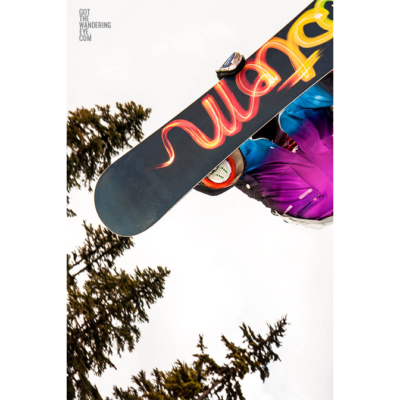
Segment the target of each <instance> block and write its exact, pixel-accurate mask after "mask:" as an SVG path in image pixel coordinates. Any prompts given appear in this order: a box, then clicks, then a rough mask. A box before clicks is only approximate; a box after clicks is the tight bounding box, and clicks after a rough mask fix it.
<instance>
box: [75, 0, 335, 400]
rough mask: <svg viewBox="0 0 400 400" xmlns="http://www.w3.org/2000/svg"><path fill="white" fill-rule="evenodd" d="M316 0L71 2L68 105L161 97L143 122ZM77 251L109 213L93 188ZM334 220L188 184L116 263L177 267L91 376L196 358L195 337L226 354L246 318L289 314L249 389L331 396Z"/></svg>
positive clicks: (80, 196)
mask: <svg viewBox="0 0 400 400" xmlns="http://www.w3.org/2000/svg"><path fill="white" fill-rule="evenodd" d="M309 2H310V1H309V0H305V1H304V0H301V1H300V0H286V1H285V2H284V4H283V2H281V1H276V0H262V1H256V0H248V1H246V2H244V1H236V0H235V1H229V2H227V1H221V0H214V1H209V0H203V1H201V2H200V1H197V2H194V1H191V2H189V1H171V0H169V1H162V0H158V1H146V2H143V1H138V0H134V1H132V0H126V1H123V0H114V1H112V2H110V1H104V0H101V1H100V0H96V1H93V0H86V1H82V0H80V1H77V0H70V1H69V2H68V110H74V109H76V108H77V107H81V106H84V107H87V108H89V107H93V106H94V105H95V104H99V105H105V104H110V105H115V102H126V101H130V100H133V101H135V102H136V103H140V104H142V105H143V106H144V107H151V108H152V109H153V112H152V115H151V118H150V119H149V121H147V122H146V123H145V124H144V125H143V130H144V132H145V133H146V135H149V134H151V133H152V132H154V131H155V130H156V129H158V128H159V127H160V126H161V125H163V124H165V123H166V122H167V121H169V120H170V119H172V118H173V117H174V116H175V115H177V114H178V113H179V112H180V111H181V110H183V109H184V108H186V107H187V106H188V105H189V104H190V103H192V102H193V101H194V100H196V99H197V98H198V97H199V96H200V95H202V94H203V93H204V92H205V91H207V90H208V89H209V88H210V87H211V86H212V85H214V84H215V83H216V82H217V78H216V75H215V72H214V70H215V69H216V68H217V67H219V66H220V65H221V64H222V63H223V62H224V61H225V59H226V58H227V57H228V56H229V55H230V54H231V53H232V52H233V51H239V52H241V53H243V54H244V55H245V56H246V57H247V56H249V55H250V54H252V53H253V52H254V51H255V50H257V49H258V48H259V47H260V46H261V45H262V44H263V43H264V42H265V41H267V40H268V39H269V38H270V37H272V36H273V35H274V34H275V33H276V32H277V31H279V30H280V29H281V28H282V27H283V26H284V25H285V24H286V23H287V22H289V21H290V20H291V19H292V18H293V17H295V16H296V15H297V14H298V13H299V12H300V11H301V10H302V9H303V8H304V7H306V6H307V5H308V4H309ZM82 8H89V9H90V17H89V20H90V21H91V22H96V21H101V22H108V21H110V22H111V29H92V30H91V35H92V41H91V42H80V41H79V9H82ZM71 206H72V208H73V209H74V210H75V211H76V212H77V214H78V216H77V217H76V218H73V219H69V220H68V251H71V250H72V249H73V248H74V247H75V246H78V245H80V244H81V242H82V240H83V237H84V230H83V228H82V227H81V221H82V219H86V220H87V221H88V222H91V223H93V224H94V225H97V224H99V223H101V222H100V220H99V218H98V216H97V214H96V211H95V208H94V204H93V194H88V193H87V192H86V191H85V190H82V191H80V192H77V191H75V192H73V193H72V195H71ZM332 236H333V227H328V228H325V229H323V230H322V231H313V230H309V229H304V228H302V227H297V226H290V225H287V224H285V223H284V222H283V221H281V220H279V219H278V218H276V217H273V216H272V215H271V214H270V211H269V210H268V209H266V208H265V207H264V206H263V205H262V204H260V203H258V202H256V201H252V200H250V199H249V198H247V197H246V196H245V195H244V194H242V193H241V192H240V191H238V190H236V189H232V190H230V191H229V192H228V193H226V194H224V195H222V196H218V197H215V198H212V197H208V196H205V195H202V194H201V193H198V192H194V191H192V192H191V193H190V194H189V195H188V196H186V197H185V198H184V199H183V200H182V201H181V202H180V203H179V204H178V205H177V206H176V207H175V208H173V209H172V210H171V211H170V212H169V213H168V214H167V215H166V216H165V217H164V218H163V219H162V220H161V221H159V222H158V223H157V224H156V225H155V226H153V227H152V228H151V229H149V230H148V231H146V232H144V233H143V234H141V235H139V236H137V237H135V238H134V242H135V244H136V245H135V247H134V249H133V250H131V251H129V252H128V253H126V255H125V256H124V257H123V258H122V259H120V260H118V264H117V265H118V266H119V267H121V268H124V269H126V270H127V271H133V268H134V267H135V266H139V267H141V268H144V267H146V266H150V267H153V268H154V267H156V266H158V265H161V266H166V267H168V268H169V269H170V270H171V271H172V272H171V275H170V277H169V278H168V279H167V282H166V289H165V296H164V298H163V299H161V300H159V301H158V302H157V303H156V304H155V305H154V306H153V307H152V309H151V310H150V311H149V316H150V323H149V324H147V325H143V326H141V331H142V338H141V340H140V342H139V344H138V345H137V348H136V350H135V351H134V352H133V353H128V352H127V353H125V354H123V357H122V358H121V359H119V358H118V357H116V358H115V360H114V362H115V365H116V366H117V368H118V369H117V371H115V370H108V371H106V373H105V374H104V375H103V376H102V377H101V378H98V377H96V378H93V380H94V381H95V382H96V383H97V385H98V387H99V389H100V392H101V394H102V395H103V396H104V397H105V396H106V395H111V392H112V386H113V385H118V386H122V387H124V388H126V387H127V386H128V385H129V384H130V377H131V375H133V374H137V373H138V371H139V370H140V369H144V370H146V371H147V372H150V371H151V369H152V368H154V367H157V368H159V369H168V368H170V366H171V364H172V363H173V362H174V361H175V360H176V359H178V358H179V359H181V360H184V361H186V362H191V361H192V360H193V358H192V356H191V355H192V354H193V353H195V351H196V347H195V346H196V344H197V338H198V335H199V334H204V340H205V344H206V346H207V347H208V348H209V350H210V353H211V355H213V356H214V357H215V358H216V359H217V361H219V362H221V363H222V362H223V361H224V354H225V348H224V346H223V345H222V343H221V342H220V336H221V334H224V335H225V336H227V338H228V339H230V340H233V341H235V342H236V343H237V344H239V343H240V342H241V335H240V329H239V325H240V324H241V323H242V322H245V323H246V324H248V325H250V326H251V327H252V328H253V329H254V330H255V331H256V332H260V333H266V331H267V326H266V322H269V323H273V322H275V321H276V320H277V319H279V318H280V317H281V316H282V315H284V314H287V315H288V321H289V322H290V324H291V325H290V326H289V328H288V332H287V336H286V337H285V338H284V339H283V347H282V348H281V349H280V351H279V354H280V356H281V359H282V362H281V363H276V364H275V365H271V376H270V378H269V379H268V380H267V381H266V382H265V384H262V382H261V380H260V379H259V377H258V376H256V375H254V376H251V377H247V378H246V379H245V380H244V382H243V386H244V393H245V396H246V398H247V399H249V400H258V399H267V400H272V399H279V400H292V399H296V400H302V399H307V400H320V399H324V400H329V399H332V397H333V393H332V371H333V365H332V329H333V327H332V264H333V260H332V258H333V256H332V253H333V245H332Z"/></svg>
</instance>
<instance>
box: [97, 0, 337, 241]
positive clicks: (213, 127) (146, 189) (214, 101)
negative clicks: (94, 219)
mask: <svg viewBox="0 0 400 400" xmlns="http://www.w3.org/2000/svg"><path fill="white" fill-rule="evenodd" d="M332 14H333V11H332V1H330V0H316V1H313V2H312V3H311V4H310V5H309V6H308V7H307V8H306V9H305V10H304V11H303V12H302V13H300V14H299V15H298V16H297V17H296V18H294V19H293V20H292V21H291V22H290V23H289V24H288V25H286V26H285V27H284V28H283V29H282V30H281V31H280V32H279V33H277V34H276V35H275V36H274V37H273V38H272V39H271V40H269V41H268V42H267V43H265V44H264V45H263V46H262V47H261V48H260V49H259V50H257V51H256V52H255V53H254V54H253V55H252V56H250V57H249V58H248V59H247V60H246V64H245V66H244V68H243V69H242V70H241V71H240V72H239V73H238V74H237V75H234V76H228V77H226V78H224V79H223V80H221V81H219V82H218V83H217V84H216V85H215V86H214V87H213V88H211V89H210V90H209V91H208V92H206V93H205V94H204V95H203V96H201V97H200V98H199V99H197V100H196V101H195V102H194V103H192V104H191V105H190V106H189V107H187V108H186V109H185V110H184V111H182V112H181V113H180V114H178V115H177V116H176V117H175V118H174V119H173V120H171V121H170V122H168V123H167V124H166V125H164V126H163V127H162V128H160V129H159V130H157V131H156V132H154V133H153V134H152V135H150V136H149V137H148V138H146V139H145V140H144V141H143V142H141V143H140V144H139V145H137V146H136V147H134V148H133V149H132V150H130V151H129V152H128V153H126V154H125V155H124V156H122V157H121V158H119V159H118V160H117V161H115V162H114V163H113V164H112V165H110V167H108V169H107V170H106V171H104V173H103V174H102V175H101V177H100V178H99V181H98V182H97V185H96V189H95V206H96V210H97V213H98V215H99V217H100V219H101V220H102V222H103V223H104V224H105V225H106V226H107V228H109V229H110V230H111V231H112V232H114V233H116V234H118V235H121V236H133V235H137V234H139V233H141V232H143V231H145V230H146V229H148V228H149V227H151V226H152V225H153V224H154V223H156V222H157V221H158V220H159V219H160V218H161V217H162V216H163V215H165V214H166V213H167V212H168V210H170V209H171V208H172V207H173V206H174V205H175V204H176V203H177V202H178V201H180V200H181V199H182V198H183V197H184V196H185V195H186V194H187V193H188V192H189V191H190V190H191V189H193V187H194V186H196V185H197V184H198V183H199V182H200V181H201V180H202V179H203V178H204V177H205V176H207V174H208V173H209V172H210V171H212V170H213V169H214V168H215V167H216V166H217V165H218V164H219V163H221V162H222V161H223V160H224V159H225V158H227V157H228V156H229V155H230V154H232V153H233V152H234V151H235V150H236V149H237V148H238V147H240V146H241V145H242V144H243V143H244V142H245V141H246V140H247V139H249V138H250V137H251V136H253V135H254V134H255V133H256V132H257V131H258V130H260V129H261V128H262V127H263V126H264V125H265V124H267V123H268V122H269V121H270V120H271V119H272V118H274V117H275V116H276V115H277V114H278V113H279V112H280V111H282V110H283V109H284V108H286V107H287V106H288V105H289V104H290V103H291V102H293V101H294V100H295V99H296V98H297V97H299V96H300V95H301V94H302V93H304V92H305V91H306V90H307V89H309V88H310V87H311V86H313V85H314V84H315V83H317V82H318V81H319V80H320V79H322V78H323V77H324V76H325V75H326V74H328V73H329V72H330V71H331V70H332V69H333V19H332Z"/></svg>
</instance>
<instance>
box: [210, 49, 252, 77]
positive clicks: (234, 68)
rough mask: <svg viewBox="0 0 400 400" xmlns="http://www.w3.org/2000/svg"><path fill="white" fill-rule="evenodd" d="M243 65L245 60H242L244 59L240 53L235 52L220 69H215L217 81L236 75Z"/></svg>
mask: <svg viewBox="0 0 400 400" xmlns="http://www.w3.org/2000/svg"><path fill="white" fill-rule="evenodd" d="M245 64H246V60H245V59H244V57H243V56H242V55H241V54H240V53H238V52H236V51H235V52H234V53H232V54H231V56H230V57H229V58H228V59H227V60H226V61H225V62H224V63H223V65H222V66H221V68H219V69H217V70H216V71H215V72H216V73H217V76H218V79H219V80H221V79H223V78H225V77H226V76H229V75H235V74H237V73H238V72H240V71H241V70H242V69H243V67H244V65H245Z"/></svg>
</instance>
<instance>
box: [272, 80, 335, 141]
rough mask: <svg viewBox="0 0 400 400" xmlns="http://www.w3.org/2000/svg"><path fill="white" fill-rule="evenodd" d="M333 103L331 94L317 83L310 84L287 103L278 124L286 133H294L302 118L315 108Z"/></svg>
mask: <svg viewBox="0 0 400 400" xmlns="http://www.w3.org/2000/svg"><path fill="white" fill-rule="evenodd" d="M332 105H333V95H332V94H329V93H327V92H326V91H325V90H324V89H323V88H322V87H320V86H319V85H318V84H316V85H314V86H312V87H311V88H310V89H308V90H307V91H306V92H305V93H303V94H302V95H301V96H299V97H298V98H297V99H296V100H295V101H294V102H293V103H291V104H289V105H288V106H287V107H286V108H285V110H284V111H283V112H282V113H281V114H280V116H279V124H280V126H281V128H282V130H284V131H285V132H286V133H287V134H288V135H292V134H294V133H296V132H297V131H298V129H299V127H300V126H301V125H302V124H303V122H304V120H305V119H306V118H308V117H309V115H310V112H311V113H312V112H313V110H315V109H320V108H326V107H330V106H332Z"/></svg>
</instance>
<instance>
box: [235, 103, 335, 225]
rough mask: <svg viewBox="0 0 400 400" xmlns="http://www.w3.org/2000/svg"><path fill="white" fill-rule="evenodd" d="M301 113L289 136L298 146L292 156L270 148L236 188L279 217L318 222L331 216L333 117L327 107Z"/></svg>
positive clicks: (281, 149) (278, 148) (285, 151)
mask: <svg viewBox="0 0 400 400" xmlns="http://www.w3.org/2000/svg"><path fill="white" fill-rule="evenodd" d="M304 112H305V113H306V114H307V115H306V118H305V119H304V120H303V121H302V124H301V126H300V128H299V129H298V130H297V131H296V132H295V133H292V134H291V135H290V136H291V137H292V138H293V139H294V140H295V141H296V143H297V144H298V146H299V149H298V150H297V151H296V153H293V152H291V151H288V150H286V149H284V148H282V147H279V146H276V145H275V146H271V148H270V150H269V151H268V152H267V153H266V154H265V158H264V160H263V161H262V163H261V164H260V165H259V166H258V167H257V168H255V169H253V170H251V171H250V172H248V173H247V174H245V175H244V177H243V178H242V179H240V180H239V181H238V183H237V184H236V187H237V188H238V189H240V190H241V191H243V192H244V193H246V194H247V195H248V196H249V197H252V198H255V199H257V200H259V201H262V202H263V203H264V204H265V205H266V206H267V207H270V208H272V209H274V210H276V211H277V212H278V213H279V214H288V215H291V216H294V217H298V218H307V219H317V220H319V219H323V218H325V217H327V216H330V215H332V214H333V115H332V112H331V110H330V109H329V108H319V109H308V110H306V111H304Z"/></svg>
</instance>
